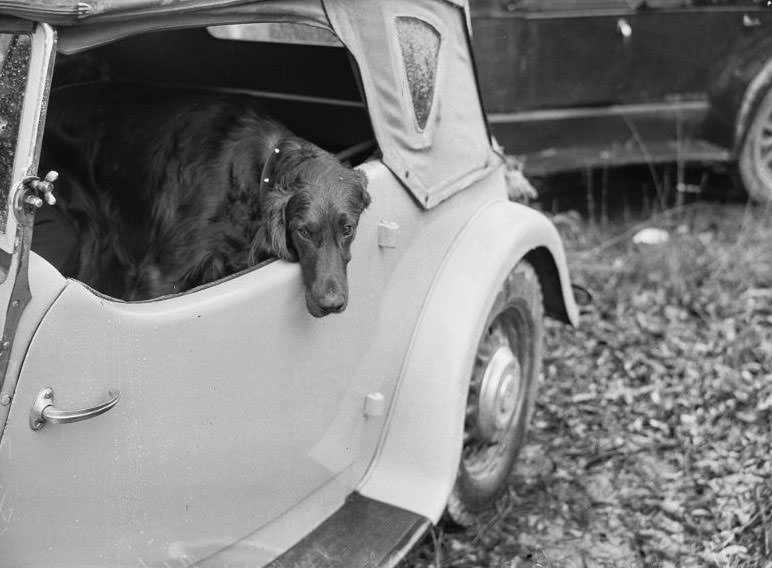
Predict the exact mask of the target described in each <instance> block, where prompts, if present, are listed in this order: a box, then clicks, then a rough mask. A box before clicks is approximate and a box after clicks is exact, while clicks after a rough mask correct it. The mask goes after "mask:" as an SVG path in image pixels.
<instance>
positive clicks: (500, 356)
mask: <svg viewBox="0 0 772 568" xmlns="http://www.w3.org/2000/svg"><path fill="white" fill-rule="evenodd" d="M521 382H522V375H521V369H520V363H519V361H518V360H517V357H515V354H514V353H512V350H511V349H510V347H509V345H500V346H498V347H497V348H496V350H495V351H494V352H493V355H491V357H490V359H489V361H488V364H487V365H486V367H485V371H484V373H483V377H482V383H481V385H480V397H479V401H478V409H477V427H478V429H479V432H480V434H481V436H482V437H483V438H484V439H486V440H488V441H496V440H497V439H498V438H499V436H498V434H500V433H504V432H506V431H507V429H508V428H509V425H510V423H511V421H512V417H513V415H514V414H515V413H516V411H517V402H518V399H519V397H520V385H521Z"/></svg>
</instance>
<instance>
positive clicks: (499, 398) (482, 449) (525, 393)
mask: <svg viewBox="0 0 772 568" xmlns="http://www.w3.org/2000/svg"><path fill="white" fill-rule="evenodd" d="M543 313H544V308H543V305H542V295H541V287H540V286H539V280H538V278H537V276H536V272H535V271H534V269H533V267H532V266H531V265H530V264H528V263H527V262H525V261H523V262H521V263H520V264H518V265H517V266H516V267H515V268H514V269H513V270H512V272H510V274H509V276H508V277H507V279H506V280H505V282H504V284H503V286H502V289H501V291H500V292H499V294H498V296H497V297H496V301H495V302H494V305H493V308H492V309H491V312H490V314H489V316H488V320H487V323H486V326H485V329H484V331H483V334H482V337H481V338H480V342H479V344H478V346H477V354H476V357H475V364H474V368H473V370H472V377H471V380H470V384H469V394H468V396H467V404H466V417H465V423H464V445H463V449H462V454H461V463H460V465H459V471H458V477H457V478H456V483H455V486H454V487H453V491H452V492H451V495H450V498H449V499H448V508H447V510H448V514H449V516H450V518H451V519H452V520H453V521H455V522H456V523H458V524H460V525H464V526H466V525H470V524H472V523H473V522H474V520H475V518H476V515H477V514H478V513H480V512H481V511H484V510H486V509H488V508H490V507H491V505H493V503H494V502H495V500H496V497H498V495H499V494H500V493H501V491H502V490H503V489H504V488H505V487H506V486H507V483H508V480H509V474H510V471H511V470H512V466H513V464H514V462H515V458H516V457H517V454H518V452H519V451H520V447H521V445H522V443H523V440H524V438H525V433H526V430H527V426H528V420H529V418H530V414H531V411H532V409H533V403H534V399H535V397H536V387H537V383H538V377H539V372H540V367H541V342H542V336H543V330H544V322H543Z"/></svg>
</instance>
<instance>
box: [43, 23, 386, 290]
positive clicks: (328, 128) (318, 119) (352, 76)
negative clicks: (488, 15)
mask: <svg viewBox="0 0 772 568" xmlns="http://www.w3.org/2000/svg"><path fill="white" fill-rule="evenodd" d="M271 34H273V35H271ZM277 36H278V37H277ZM266 40H267V41H266ZM65 51H67V48H66V47H65ZM93 83H96V84H104V85H108V84H109V85H113V86H115V85H117V86H118V88H120V85H125V84H131V85H141V86H142V87H144V88H147V87H150V88H151V89H154V88H156V87H158V88H159V89H163V88H170V87H171V88H180V89H185V90H188V89H189V90H195V91H205V92H207V93H210V94H211V93H224V94H226V93H236V94H241V95H248V96H253V97H255V98H256V99H258V100H259V103H260V105H261V106H262V107H263V108H264V109H265V110H266V111H267V112H268V113H269V114H270V115H271V116H272V117H274V118H276V119H277V120H278V121H280V122H281V123H283V124H284V125H285V126H287V127H288V128H289V129H290V130H291V131H293V132H294V133H295V134H297V135H298V136H300V137H302V138H305V139H307V140H309V141H311V142H313V143H314V144H316V145H317V146H319V147H321V148H323V149H325V150H327V151H329V152H331V153H333V154H335V155H336V157H337V158H338V159H339V160H340V161H341V162H342V163H344V164H345V165H347V166H350V167H354V166H356V165H358V164H360V163H362V162H363V161H365V160H367V159H369V158H372V157H376V156H377V155H378V148H377V144H376V142H375V136H374V134H373V129H372V126H371V124H370V119H369V117H368V113H367V109H366V106H365V102H364V95H363V92H362V89H361V88H360V83H359V79H358V72H357V68H356V64H355V63H354V59H353V58H352V57H351V56H350V55H349V53H348V51H347V50H346V49H345V48H344V47H343V45H342V44H341V43H340V42H339V41H338V40H337V38H336V37H335V36H334V35H333V34H332V33H330V32H327V31H326V30H320V29H317V28H312V27H310V26H304V25H299V24H248V25H246V26H243V25H242V26H216V27H209V28H207V27H199V28H189V29H179V30H171V31H169V30H165V31H159V32H151V33H145V34H142V35H134V36H130V37H125V38H122V39H117V40H115V41H110V42H109V43H102V44H100V45H97V46H95V47H89V48H88V49H82V48H80V47H79V48H78V49H77V50H75V51H74V52H72V53H60V54H58V55H57V58H56V66H55V70H54V74H53V79H52V85H51V101H52V104H51V105H50V107H51V108H56V105H55V104H53V103H54V102H55V101H56V99H57V97H58V96H63V94H64V93H66V91H67V89H68V88H70V87H76V86H81V85H84V84H93ZM50 115H51V111H49V118H50ZM45 151H46V140H45V138H44V140H43V153H45ZM42 173H45V172H42ZM41 175H42V174H41ZM65 175H66V174H65ZM39 216H40V217H41V218H46V220H47V219H48V217H46V214H45V213H44V211H43V210H41V211H40V212H39ZM36 230H37V231H40V230H45V227H37V226H36ZM38 236H39V235H38ZM34 249H35V243H34V241H33V250H34ZM37 252H39V253H40V254H41V255H42V256H44V257H45V256H46V255H45V254H43V252H42V251H41V250H38V251H37ZM48 260H49V261H51V259H50V258H49V259H48ZM52 263H53V264H55V265H56V266H57V267H58V268H59V269H60V270H62V268H61V265H60V264H59V265H57V263H55V262H52ZM262 264H265V263H261V265H262ZM252 268H254V267H252ZM62 271H63V270H62ZM63 272H64V271H63ZM96 291H97V292H103V291H102V290H98V289H97V290H96ZM123 299H127V298H123Z"/></svg>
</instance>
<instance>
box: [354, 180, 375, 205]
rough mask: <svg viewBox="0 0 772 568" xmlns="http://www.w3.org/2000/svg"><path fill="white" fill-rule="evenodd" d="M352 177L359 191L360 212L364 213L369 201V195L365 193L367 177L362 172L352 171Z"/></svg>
mask: <svg viewBox="0 0 772 568" xmlns="http://www.w3.org/2000/svg"><path fill="white" fill-rule="evenodd" d="M354 175H355V176H356V180H357V185H359V187H360V189H361V198H362V211H364V210H365V209H367V208H368V207H369V206H370V201H371V199H370V194H369V193H368V191H367V176H366V175H365V173H364V172H363V171H362V170H354Z"/></svg>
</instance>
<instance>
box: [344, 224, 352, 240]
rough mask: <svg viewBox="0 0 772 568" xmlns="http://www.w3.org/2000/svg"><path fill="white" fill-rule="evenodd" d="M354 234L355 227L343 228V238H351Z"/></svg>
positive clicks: (346, 226)
mask: <svg viewBox="0 0 772 568" xmlns="http://www.w3.org/2000/svg"><path fill="white" fill-rule="evenodd" d="M353 232H354V226H353V225H344V226H343V236H344V237H350V236H351V233H353Z"/></svg>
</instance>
